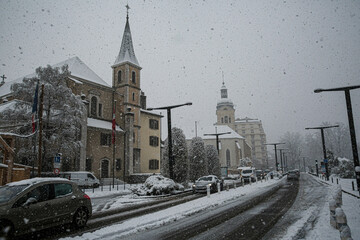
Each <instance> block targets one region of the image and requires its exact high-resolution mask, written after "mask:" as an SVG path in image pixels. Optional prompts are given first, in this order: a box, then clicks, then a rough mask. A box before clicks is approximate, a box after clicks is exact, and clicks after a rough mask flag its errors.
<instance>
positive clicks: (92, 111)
mask: <svg viewBox="0 0 360 240" xmlns="http://www.w3.org/2000/svg"><path fill="white" fill-rule="evenodd" d="M96 105H97V98H96V97H95V96H94V97H92V98H91V106H90V114H91V115H92V116H96Z"/></svg>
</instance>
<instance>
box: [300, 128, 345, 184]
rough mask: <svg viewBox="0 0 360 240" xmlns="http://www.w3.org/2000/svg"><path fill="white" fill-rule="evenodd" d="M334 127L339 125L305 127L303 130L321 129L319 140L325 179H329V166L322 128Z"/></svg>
mask: <svg viewBox="0 0 360 240" xmlns="http://www.w3.org/2000/svg"><path fill="white" fill-rule="evenodd" d="M334 127H339V125H333V126H324V127H308V128H305V130H309V129H320V131H321V141H322V147H323V154H324V163H325V171H326V181H329V168H328V159H327V157H326V147H325V137H324V129H326V128H334Z"/></svg>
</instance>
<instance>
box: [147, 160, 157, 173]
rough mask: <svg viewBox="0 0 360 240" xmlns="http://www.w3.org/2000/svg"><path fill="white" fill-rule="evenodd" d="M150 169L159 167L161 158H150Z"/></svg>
mask: <svg viewBox="0 0 360 240" xmlns="http://www.w3.org/2000/svg"><path fill="white" fill-rule="evenodd" d="M149 169H150V170H156V169H159V160H157V159H151V160H149Z"/></svg>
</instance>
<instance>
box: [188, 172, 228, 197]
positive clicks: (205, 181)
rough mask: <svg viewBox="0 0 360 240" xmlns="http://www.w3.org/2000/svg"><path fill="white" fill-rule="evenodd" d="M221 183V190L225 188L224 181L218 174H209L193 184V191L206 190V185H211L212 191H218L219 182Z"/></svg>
mask: <svg viewBox="0 0 360 240" xmlns="http://www.w3.org/2000/svg"><path fill="white" fill-rule="evenodd" d="M218 183H220V190H223V183H222V181H221V180H220V179H218V177H217V176H214V175H209V176H203V177H201V178H199V179H198V180H196V181H195V183H194V185H193V192H194V193H197V192H206V186H207V185H209V186H210V192H216V191H217V184H218Z"/></svg>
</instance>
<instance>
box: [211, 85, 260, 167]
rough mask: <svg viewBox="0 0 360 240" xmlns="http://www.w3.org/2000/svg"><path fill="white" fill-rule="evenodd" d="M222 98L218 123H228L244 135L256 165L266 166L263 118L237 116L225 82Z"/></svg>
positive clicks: (219, 102) (218, 109)
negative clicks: (241, 117)
mask: <svg viewBox="0 0 360 240" xmlns="http://www.w3.org/2000/svg"><path fill="white" fill-rule="evenodd" d="M220 96H221V98H220V100H219V101H218V103H217V106H216V116H217V122H216V124H218V125H227V126H229V127H230V128H231V129H233V130H234V131H235V132H236V133H238V134H239V135H241V136H243V137H244V138H245V140H246V142H247V143H248V144H249V145H250V146H251V160H252V161H253V164H254V166H255V167H258V168H264V167H265V166H266V161H267V150H266V146H265V145H264V144H266V134H265V132H264V129H263V127H262V122H261V120H258V119H251V118H248V117H246V118H243V119H240V118H235V108H234V104H233V102H232V101H231V99H229V98H228V91H227V88H226V86H225V83H224V82H223V84H222V86H221V89H220Z"/></svg>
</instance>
